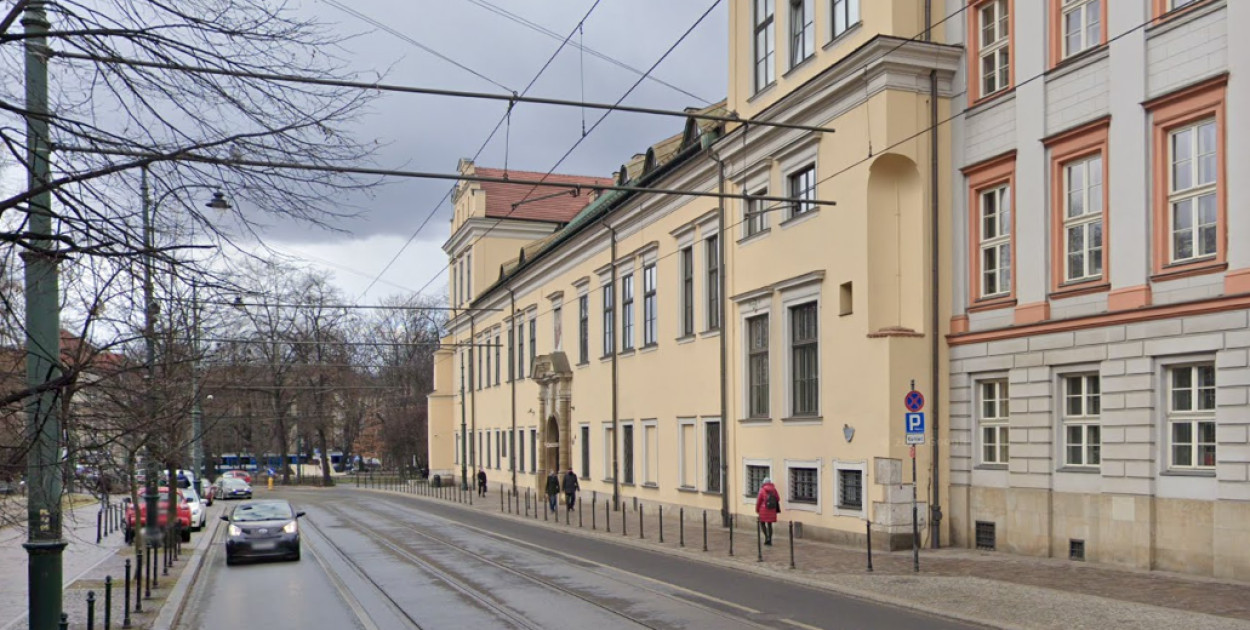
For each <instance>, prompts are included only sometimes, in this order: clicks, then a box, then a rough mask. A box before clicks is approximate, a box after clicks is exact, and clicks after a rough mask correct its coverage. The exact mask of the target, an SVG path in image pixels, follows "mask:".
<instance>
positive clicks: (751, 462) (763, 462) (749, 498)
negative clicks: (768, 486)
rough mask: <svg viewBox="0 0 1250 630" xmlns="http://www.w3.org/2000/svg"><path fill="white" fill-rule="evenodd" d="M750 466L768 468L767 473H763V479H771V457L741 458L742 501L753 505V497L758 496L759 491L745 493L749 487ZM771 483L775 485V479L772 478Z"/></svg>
mask: <svg viewBox="0 0 1250 630" xmlns="http://www.w3.org/2000/svg"><path fill="white" fill-rule="evenodd" d="M751 466H760V467H764V468H767V469H768V474H767V475H764V478H765V479H773V460H771V459H751V458H743V460H742V503H743V504H747V505H751V506H754V505H755V499H756V498H757V497H758V496H759V491H758V490H757V491H756V492H753V493H749V494H748V493H747V490H749V489H750V488H751V473H750V467H751ZM773 485H777V480H776V479H773Z"/></svg>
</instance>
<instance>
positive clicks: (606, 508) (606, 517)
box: [603, 499, 612, 534]
mask: <svg viewBox="0 0 1250 630" xmlns="http://www.w3.org/2000/svg"><path fill="white" fill-rule="evenodd" d="M603 531H605V532H607V533H609V534H611V533H612V504H611V503H609V502H608V500H607V499H604V500H603Z"/></svg>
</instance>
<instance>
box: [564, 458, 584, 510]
mask: <svg viewBox="0 0 1250 630" xmlns="http://www.w3.org/2000/svg"><path fill="white" fill-rule="evenodd" d="M581 489H582V487H581V485H579V484H578V483H577V473H574V472H573V469H572V468H570V469H569V471H568V472H567V473H565V474H564V501H565V504H566V505H567V506H568V507H567V509H568V511H570V512H572V511H573V502H574V501H576V500H577V491H578V490H581Z"/></svg>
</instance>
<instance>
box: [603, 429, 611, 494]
mask: <svg viewBox="0 0 1250 630" xmlns="http://www.w3.org/2000/svg"><path fill="white" fill-rule="evenodd" d="M612 459H613V458H612V422H611V421H610V420H609V421H607V422H604V423H603V480H604V481H613V478H612Z"/></svg>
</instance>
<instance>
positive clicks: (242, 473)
mask: <svg viewBox="0 0 1250 630" xmlns="http://www.w3.org/2000/svg"><path fill="white" fill-rule="evenodd" d="M221 476H223V477H234V478H235V479H242V480H243V481H245V482H247V485H249V486H250V485H252V475H251V473H249V472H247V471H246V470H227V471H226V472H224V473H221Z"/></svg>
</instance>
